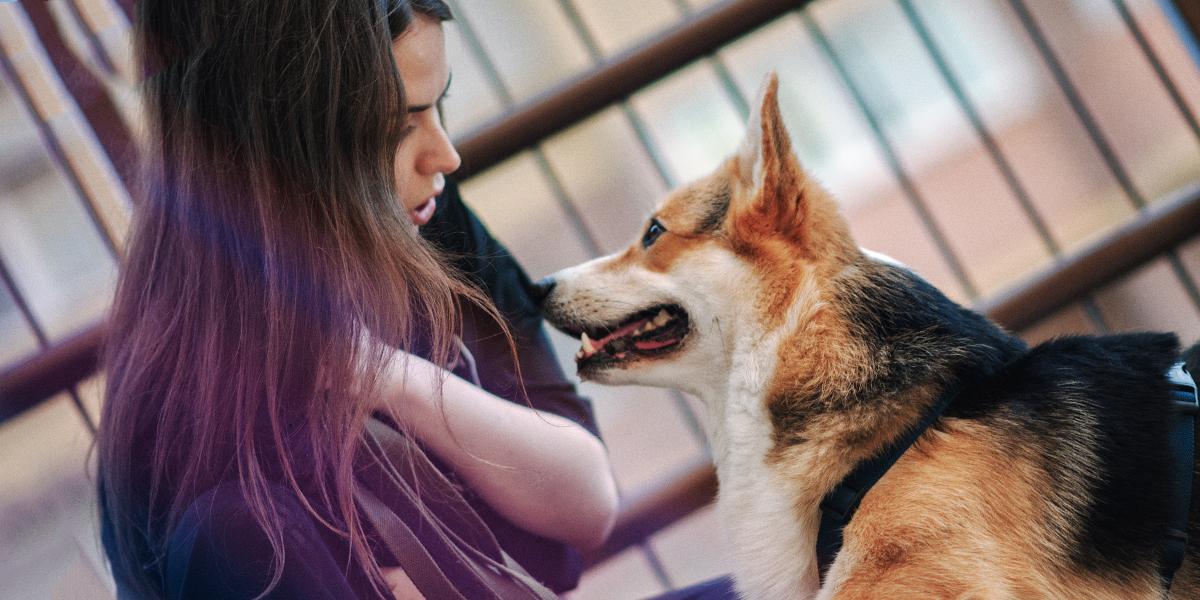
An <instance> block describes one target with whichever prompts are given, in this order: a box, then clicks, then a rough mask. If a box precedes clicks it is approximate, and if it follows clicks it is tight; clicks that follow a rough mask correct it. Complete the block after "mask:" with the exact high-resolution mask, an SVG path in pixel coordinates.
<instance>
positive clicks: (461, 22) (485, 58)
mask: <svg viewBox="0 0 1200 600" xmlns="http://www.w3.org/2000/svg"><path fill="white" fill-rule="evenodd" d="M447 2H448V3H449V4H450V6H451V7H452V9H453V11H454V22H455V23H456V24H457V25H458V30H459V33H461V34H462V39H463V43H465V44H466V45H467V49H468V50H470V51H471V54H474V55H475V59H476V61H477V62H478V63H479V68H480V69H483V75H484V77H486V78H487V80H488V84H489V85H490V86H491V88H492V91H493V92H495V93H496V95H498V96H500V102H501V103H502V104H504V105H505V106H511V105H512V104H513V96H512V93H511V92H510V91H509V90H508V85H507V84H505V83H504V78H503V77H501V76H500V72H499V71H498V70H496V63H495V62H493V61H492V58H491V57H490V56H489V55H488V53H487V49H486V48H484V47H483V42H482V41H480V39H479V36H477V35H475V28H473V27H471V22H470V21H469V20H468V19H467V15H466V13H464V12H463V11H462V9H461V8H460V7H459V6H458V3H456V2H455V1H454V0H447Z"/></svg>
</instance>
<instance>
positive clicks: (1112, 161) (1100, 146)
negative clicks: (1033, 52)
mask: <svg viewBox="0 0 1200 600" xmlns="http://www.w3.org/2000/svg"><path fill="white" fill-rule="evenodd" d="M1009 4H1011V5H1012V7H1013V10H1014V11H1015V12H1016V13H1017V18H1018V19H1020V21H1021V24H1022V25H1023V26H1024V27H1025V30H1026V32H1028V33H1029V37H1030V38H1031V39H1032V40H1033V43H1034V45H1035V46H1037V48H1038V52H1039V53H1040V54H1041V55H1042V59H1043V60H1044V61H1045V62H1046V66H1047V67H1049V69H1050V72H1051V73H1052V74H1053V75H1054V79H1055V81H1056V82H1057V83H1058V86H1059V88H1060V89H1061V90H1062V92H1063V94H1065V95H1066V97H1067V101H1068V102H1069V103H1070V104H1071V108H1072V109H1073V110H1074V111H1075V115H1076V116H1077V117H1079V121H1080V122H1081V123H1082V124H1083V127H1084V128H1085V129H1087V132H1088V136H1089V137H1090V138H1091V139H1092V143H1093V144H1095V146H1096V149H1097V150H1099V151H1100V154H1101V156H1102V157H1103V158H1104V162H1105V163H1106V164H1107V165H1108V169H1109V170H1110V171H1112V174H1113V176H1114V177H1116V179H1117V183H1119V184H1120V186H1121V188H1122V189H1123V190H1124V191H1125V195H1126V196H1127V197H1128V198H1129V201H1130V202H1132V203H1133V205H1134V207H1135V208H1137V209H1139V210H1141V209H1142V208H1144V207H1145V206H1146V202H1145V200H1143V199H1142V195H1141V194H1140V193H1139V192H1138V191H1137V188H1136V187H1135V186H1134V184H1133V180H1132V179H1130V177H1129V174H1128V173H1126V172H1125V168H1124V167H1123V166H1121V162H1120V160H1118V159H1117V155H1116V153H1114V152H1113V149H1112V146H1111V145H1110V144H1109V143H1108V140H1107V138H1105V137H1104V133H1103V132H1102V131H1100V126H1099V125H1098V124H1097V123H1096V120H1095V119H1094V118H1093V117H1092V113H1091V111H1089V110H1088V108H1087V105H1085V104H1084V102H1083V98H1082V97H1081V96H1080V95H1079V91H1078V90H1077V89H1076V87H1075V84H1073V83H1072V82H1071V78H1070V77H1069V76H1068V75H1067V72H1066V69H1064V68H1063V65H1062V62H1061V61H1060V60H1059V59H1058V55H1057V54H1056V53H1055V52H1054V49H1053V48H1051V47H1050V42H1049V41H1048V40H1047V39H1046V36H1045V34H1044V33H1043V32H1042V29H1041V27H1039V26H1038V24H1037V22H1036V21H1034V19H1033V15H1032V14H1031V13H1030V12H1029V8H1028V7H1027V6H1026V5H1025V2H1024V1H1023V0H1009Z"/></svg>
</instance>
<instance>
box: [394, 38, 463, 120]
mask: <svg viewBox="0 0 1200 600" xmlns="http://www.w3.org/2000/svg"><path fill="white" fill-rule="evenodd" d="M392 52H393V53H394V54H395V56H396V65H397V66H398V67H399V68H400V76H401V77H403V78H404V88H405V93H406V94H407V96H408V103H409V104H410V105H422V104H431V103H433V102H436V101H437V99H438V98H439V97H441V95H442V92H443V91H444V90H445V88H446V83H447V82H448V81H449V79H450V66H449V64H448V63H447V61H446V42H445V36H444V34H443V33H442V24H441V23H437V22H434V21H431V20H429V19H422V18H417V19H413V23H412V26H411V27H409V29H408V31H406V32H404V35H401V36H400V37H399V38H397V39H396V41H394V42H392Z"/></svg>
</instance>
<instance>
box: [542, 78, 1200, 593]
mask: <svg viewBox="0 0 1200 600" xmlns="http://www.w3.org/2000/svg"><path fill="white" fill-rule="evenodd" d="M776 88H777V84H776V81H775V77H774V75H770V76H768V78H767V81H766V82H765V83H764V86H763V90H762V92H761V93H760V97H759V102H758V106H760V107H761V108H760V109H759V111H758V114H756V115H754V116H753V117H752V118H751V122H750V124H749V127H748V133H747V136H746V140H745V141H744V142H743V144H742V146H741V148H740V150H739V151H738V154H737V155H736V156H734V157H732V158H730V159H729V160H728V161H727V162H725V163H724V164H723V165H722V166H721V167H720V168H718V169H717V171H716V173H714V174H713V175H711V176H709V177H707V178H705V179H703V180H700V181H698V182H696V183H694V184H691V185H688V186H686V187H684V188H682V189H679V190H677V191H675V192H673V193H672V194H671V195H670V196H668V197H667V198H666V200H664V201H663V202H662V204H661V205H660V206H659V207H658V209H657V211H656V213H655V214H654V217H653V218H652V219H650V221H649V224H648V225H647V226H646V229H645V230H644V231H643V233H642V235H641V237H640V239H638V240H637V241H636V242H635V243H634V244H633V245H631V246H630V247H629V248H628V249H627V250H625V251H624V252H621V253H618V254H615V255H612V256H607V257H604V258H600V259H596V260H594V261H591V262H588V263H585V264H583V265H580V266H577V267H574V268H570V269H566V270H564V271H561V272H559V273H557V274H555V275H553V276H551V277H550V278H547V279H546V280H545V281H543V282H542V283H541V284H539V285H540V290H539V292H540V294H542V295H544V297H542V298H541V299H540V301H541V305H542V309H543V312H544V314H545V315H546V317H547V319H549V321H550V322H551V323H552V324H553V325H554V326H555V327H557V328H559V329H561V330H563V331H565V332H568V333H569V334H572V335H575V336H578V337H580V338H581V339H582V343H583V347H582V349H581V350H580V352H579V354H578V355H577V356H576V360H577V363H578V371H579V374H580V376H581V377H583V378H584V379H587V380H590V381H596V382H599V383H604V384H613V385H622V384H642V385H653V386H661V387H667V388H674V389H678V390H682V391H685V392H689V393H691V394H693V395H695V396H697V397H699V398H700V399H701V400H702V401H703V402H704V404H705V405H706V407H707V411H708V420H707V421H708V427H709V430H710V431H709V435H710V438H711V442H712V446H713V455H714V460H715V462H716V465H717V474H718V477H719V479H720V492H719V496H718V500H717V511H718V514H719V517H720V519H721V521H722V523H723V524H724V527H725V529H726V534H727V538H728V541H729V543H730V545H731V550H732V553H733V556H734V558H735V561H736V562H735V566H734V579H735V582H736V586H737V588H738V590H739V591H740V592H741V593H742V594H743V596H744V597H745V598H748V599H754V600H759V599H783V598H812V597H817V598H856V599H859V598H861V599H880V600H888V599H896V598H1013V599H1028V598H1097V599H1099V598H1122V599H1129V598H1139V599H1140V598H1147V599H1149V598H1164V597H1168V591H1167V587H1166V581H1167V579H1166V578H1165V577H1164V576H1163V575H1162V572H1161V567H1162V564H1161V563H1162V562H1164V559H1163V553H1162V552H1161V551H1160V546H1162V545H1163V544H1164V542H1163V540H1164V539H1165V538H1166V537H1169V536H1168V533H1169V530H1170V529H1171V527H1172V523H1173V522H1174V523H1176V524H1179V525H1180V527H1182V524H1181V522H1180V519H1182V520H1184V521H1186V522H1187V523H1188V525H1187V527H1186V529H1187V533H1189V534H1191V535H1192V536H1193V539H1195V536H1196V530H1195V525H1194V524H1195V523H1196V519H1197V514H1198V511H1197V507H1200V496H1197V495H1196V494H1193V496H1194V497H1196V498H1198V500H1197V501H1194V502H1191V504H1190V506H1191V509H1190V517H1189V511H1188V509H1187V508H1186V505H1187V502H1188V500H1187V499H1186V498H1185V499H1183V500H1177V493H1176V492H1177V491H1178V488H1179V487H1180V486H1176V485H1174V483H1173V482H1174V481H1175V480H1176V479H1178V480H1181V481H1186V475H1184V476H1182V477H1174V476H1173V471H1172V465H1177V466H1180V465H1181V466H1182V469H1183V472H1184V473H1185V474H1186V473H1188V472H1189V471H1188V469H1187V465H1189V464H1190V465H1192V466H1193V468H1194V463H1195V461H1194V458H1193V457H1194V453H1191V454H1190V455H1187V456H1185V457H1184V458H1176V457H1177V456H1181V455H1184V454H1188V452H1191V450H1190V449H1189V450H1188V451H1187V452H1179V451H1178V450H1177V449H1176V447H1175V446H1172V444H1171V443H1169V442H1168V440H1167V437H1168V432H1169V430H1171V429H1172V428H1173V427H1177V426H1178V419H1179V418H1180V417H1179V416H1178V414H1179V413H1178V411H1177V410H1176V409H1175V408H1173V405H1172V402H1173V398H1174V397H1175V394H1176V393H1175V392H1172V391H1171V390H1172V386H1171V384H1170V383H1169V382H1168V380H1167V378H1166V373H1167V372H1168V370H1169V369H1171V368H1172V365H1174V364H1175V363H1176V362H1177V361H1178V360H1180V358H1179V347H1178V342H1177V340H1176V338H1175V336H1173V335H1170V334H1136V335H1120V336H1106V337H1071V338H1064V339H1059V340H1055V341H1051V342H1047V343H1044V344H1041V345H1039V346H1037V347H1034V348H1032V349H1030V348H1028V347H1027V346H1026V345H1025V344H1024V343H1023V342H1022V341H1021V340H1019V339H1017V338H1015V337H1013V336H1011V335H1009V334H1008V333H1005V332H1004V331H1002V330H1001V329H1000V328H998V327H996V326H995V325H993V324H992V323H990V322H989V321H987V320H986V319H985V318H984V317H982V316H980V315H979V314H977V313H974V312H971V311H969V310H967V309H965V308H962V307H960V306H958V305H956V304H955V303H953V302H951V301H950V300H948V299H947V298H946V297H945V296H943V295H942V294H941V293H940V292H938V291H937V290H936V289H934V288H933V287H932V286H930V285H929V284H928V283H926V282H925V281H923V280H922V279H920V278H919V277H918V276H917V275H915V274H914V273H913V272H911V271H910V270H908V269H906V268H904V267H903V266H900V265H898V264H896V263H895V262H893V261H890V260H887V259H886V257H881V256H878V255H874V254H871V253H868V252H865V251H862V250H860V249H859V248H858V246H857V245H856V244H855V242H854V240H853V239H852V238H851V236H850V232H849V229H848V227H847V224H846V222H845V220H844V219H843V218H842V217H841V216H840V215H839V213H838V209H837V206H836V204H835V202H834V201H833V200H832V199H831V198H830V197H829V196H828V195H827V194H826V193H825V192H824V191H822V190H821V189H820V188H819V187H818V186H817V184H815V183H814V182H813V181H812V180H811V179H809V178H807V177H806V176H805V174H804V172H803V171H802V170H801V168H800V165H799V163H798V161H797V159H796V158H795V156H794V155H793V153H792V151H791V145H790V142H789V139H788V134H787V132H786V131H785V130H784V127H783V124H782V121H781V118H780V115H779V109H778V107H777V105H776ZM1190 354H1195V351H1189V355H1190ZM1193 360H1194V359H1193ZM1193 366H1200V365H1193ZM1191 371H1192V372H1195V369H1194V368H1193V369H1191ZM950 390H961V393H959V394H958V395H957V397H954V399H953V401H952V402H951V403H950V404H949V407H948V408H946V409H945V412H944V413H941V416H940V417H938V418H936V420H934V421H933V425H932V426H931V427H929V428H928V429H926V430H925V431H924V433H923V434H921V435H920V437H919V439H918V440H917V441H916V443H915V444H914V445H912V446H911V447H909V448H908V450H907V451H906V452H903V454H902V455H900V457H899V460H898V461H897V462H896V463H895V464H894V465H893V466H891V468H890V470H887V471H886V474H884V475H883V477H882V479H879V480H878V483H876V484H875V485H874V487H873V488H870V491H869V492H868V493H866V495H865V497H863V498H862V499H861V504H860V505H859V507H858V510H857V513H855V514H854V516H853V519H852V520H851V521H850V522H849V524H848V525H847V526H846V527H845V529H844V538H843V539H844V543H843V545H842V546H841V550H840V552H838V553H837V554H836V558H835V559H834V560H833V562H832V564H831V566H829V567H828V568H827V570H826V571H824V572H822V568H820V567H818V560H817V553H816V551H815V550H814V548H815V546H816V543H817V536H818V529H819V524H820V522H821V519H822V509H821V508H820V507H821V503H822V500H823V498H825V496H826V494H828V493H830V492H831V490H833V489H835V486H837V485H838V484H839V482H842V481H843V479H845V478H846V477H847V474H848V473H850V472H851V471H852V470H854V469H855V468H856V467H857V466H859V465H862V464H863V463H864V461H868V460H869V459H871V458H872V457H874V456H876V455H877V454H879V453H880V452H881V451H883V449H885V448H887V447H888V446H889V445H890V444H892V443H893V442H894V441H895V440H897V439H898V438H901V437H903V436H904V435H905V434H906V432H908V431H910V430H911V429H912V428H913V427H914V424H917V423H918V422H920V421H922V419H923V418H925V416H926V415H928V414H929V411H931V410H932V407H934V406H935V405H936V404H938V403H939V402H940V401H941V399H943V398H946V397H947V394H949V393H950ZM1188 422H1189V423H1190V420H1189V421H1188ZM1186 431H1189V434H1188V435H1187V436H1186V439H1189V440H1194V438H1193V437H1192V432H1194V427H1192V429H1190V430H1186ZM1192 480H1193V482H1195V481H1200V478H1192ZM1188 490H1189V487H1188V486H1187V485H1186V484H1185V485H1183V486H1182V492H1183V494H1184V496H1186V494H1187V492H1188ZM1180 506H1185V508H1183V509H1180V508H1179V507H1180ZM1198 543H1200V542H1198ZM1198 543H1193V544H1191V545H1189V546H1187V548H1188V549H1187V554H1186V558H1185V559H1183V566H1182V568H1180V569H1179V570H1178V571H1177V572H1176V573H1175V576H1174V580H1173V583H1172V584H1171V587H1170V592H1169V596H1170V597H1172V598H1200V591H1198V587H1197V570H1196V552H1195V547H1196V546H1197V544H1198ZM1180 547H1182V546H1180ZM1180 556H1182V554H1180Z"/></svg>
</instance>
